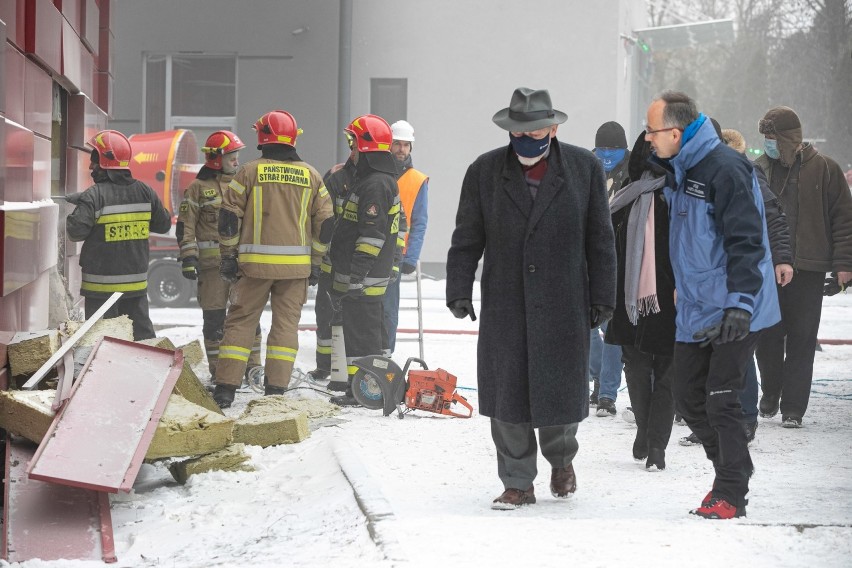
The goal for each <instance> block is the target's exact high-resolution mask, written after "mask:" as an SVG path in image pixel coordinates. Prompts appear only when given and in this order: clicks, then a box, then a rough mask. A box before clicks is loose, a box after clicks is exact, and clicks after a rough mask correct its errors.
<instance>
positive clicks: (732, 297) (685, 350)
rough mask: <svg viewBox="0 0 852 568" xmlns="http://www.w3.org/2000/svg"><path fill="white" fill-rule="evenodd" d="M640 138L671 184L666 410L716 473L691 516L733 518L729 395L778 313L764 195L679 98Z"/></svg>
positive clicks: (741, 461) (742, 459)
mask: <svg viewBox="0 0 852 568" xmlns="http://www.w3.org/2000/svg"><path fill="white" fill-rule="evenodd" d="M645 139H646V140H647V141H648V142H650V143H651V147H652V148H653V151H654V154H655V157H654V158H652V159H653V160H655V161H657V162H658V163H659V164H660V165H662V166H663V167H665V168H666V169H667V170H668V172H669V176H670V178H671V179H670V183H667V184H666V186H667V189H666V199H667V200H668V202H669V217H670V230H669V247H670V253H671V260H672V268H673V269H674V274H675V285H676V289H677V292H676V294H677V320H676V326H677V331H676V335H675V342H676V343H675V350H674V365H675V374H674V376H675V384H674V389H673V390H674V395H675V404H676V405H677V409H678V411H679V412H680V414H681V415H682V416H683V418H684V420H685V421H686V423H687V424H688V425H689V427H690V428H691V429H692V431H693V432H694V433H695V434H696V435H697V436H698V438H699V439H700V440H701V443H702V445H703V446H704V451H705V453H706V454H707V458H708V459H710V460H711V461H712V462H713V467H714V469H715V471H716V478H715V480H714V482H713V489H712V490H711V491H710V493H708V494H707V496H706V497H705V498H704V499H703V500H702V502H701V506H700V507H698V508H696V509H694V510H693V511H691V513H693V514H695V515H698V516H700V517H703V518H706V519H731V518H734V517H742V516H745V514H746V509H745V507H746V504H747V503H748V500H747V499H746V494H747V493H748V481H749V478H750V477H751V474H752V473H753V472H754V466H753V465H752V461H751V456H750V455H749V452H748V444H747V442H746V435H745V432H744V430H743V427H742V424H741V421H742V409H741V407H740V402H739V398H738V394H739V392H740V391H741V390H742V389H743V388H744V386H745V371H746V365H747V364H748V362H749V361H750V360H751V358H752V357H753V355H754V348H755V345H756V343H757V338H758V332H759V331H760V330H762V329H765V328H767V327H770V326H772V325H774V324H776V323H777V322H778V321H779V320H780V317H781V316H780V311H779V309H778V295H777V292H776V289H775V277H774V268H773V265H772V255H771V254H770V250H769V240H768V237H767V233H766V222H765V221H764V211H763V198H762V196H761V193H760V188H759V186H758V184H757V178H756V177H755V176H754V173H753V168H752V166H751V164H750V163H749V161H748V159H747V158H745V156H743V155H741V154H739V153H738V152H737V151H736V150H733V149H732V148H729V147H728V146H726V145H724V144H722V142H721V141H720V140H719V137H718V136H717V135H716V131H715V129H714V128H713V125H712V123H711V122H710V120H709V119H707V117H705V116H704V115H703V114H700V113H699V112H698V109H697V107H696V105H695V101H693V100H692V99H691V98H690V97H689V96H687V95H686V94H684V93H679V92H674V91H665V92H664V93H662V94H661V95H660V96H659V97H657V98H656V99H655V100H654V101H653V102H652V103H651V105H650V106H649V107H648V113H647V129H646V133H645ZM669 188H674V189H669Z"/></svg>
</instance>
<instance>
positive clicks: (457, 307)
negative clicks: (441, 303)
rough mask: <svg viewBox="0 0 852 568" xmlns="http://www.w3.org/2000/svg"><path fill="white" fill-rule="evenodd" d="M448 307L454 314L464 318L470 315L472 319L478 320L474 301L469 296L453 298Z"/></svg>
mask: <svg viewBox="0 0 852 568" xmlns="http://www.w3.org/2000/svg"><path fill="white" fill-rule="evenodd" d="M447 307H448V308H450V311H451V312H453V315H454V316H456V317H457V318H459V319H464V318H466V317H467V316H470V321H476V312H475V311H474V310H473V303H472V302H471V301H470V300H469V299H467V298H461V299H459V300H453V301H452V302H450V303H449V304H447Z"/></svg>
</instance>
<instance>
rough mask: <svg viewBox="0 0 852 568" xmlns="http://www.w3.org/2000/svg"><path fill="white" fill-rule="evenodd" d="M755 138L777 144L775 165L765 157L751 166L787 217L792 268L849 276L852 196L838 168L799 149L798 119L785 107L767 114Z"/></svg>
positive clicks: (810, 149)
mask: <svg viewBox="0 0 852 568" xmlns="http://www.w3.org/2000/svg"><path fill="white" fill-rule="evenodd" d="M760 133H761V134H764V135H766V134H770V135H774V136H775V137H776V140H777V141H778V150H779V152H780V157H779V158H778V159H777V160H776V159H772V158H770V157H768V156H767V155H766V154H764V155H762V156H761V157H760V158H758V159H757V160H756V162H755V163H756V164H757V165H758V166H759V167H760V169H761V170H763V173H765V174H766V178H767V180H768V182H769V188H770V190H771V191H772V193H774V194H775V195H777V196H778V198H779V199H780V201H781V205H782V207H783V208H784V212H785V213H786V215H787V224H788V226H789V229H790V240H791V244H792V250H793V266H794V267H795V268H796V269H798V270H810V271H815V272H831V271H836V272H839V271H845V272H849V271H852V194H850V192H849V186H848V184H847V183H846V178H845V177H844V175H843V171H842V170H841V169H840V166H838V165H837V163H836V162H835V161H834V160H832V159H831V158H828V157H826V156H823V155H822V154H820V153H819V152H817V150H816V149H815V148H814V147H813V146H812V145H811V144H809V143H808V144H803V143H802V127H801V123H800V122H799V117H798V116H797V115H796V113H795V112H794V111H793V110H792V109H790V108H788V107H776V108H773V109H770V110H769V111H768V112H767V113H766V116H764V118H763V120H761V121H760Z"/></svg>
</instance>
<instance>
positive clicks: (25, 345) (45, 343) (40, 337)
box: [8, 329, 62, 377]
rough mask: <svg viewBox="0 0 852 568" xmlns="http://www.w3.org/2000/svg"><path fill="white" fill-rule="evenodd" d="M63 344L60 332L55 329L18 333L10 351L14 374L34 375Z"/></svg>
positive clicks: (9, 355) (10, 363)
mask: <svg viewBox="0 0 852 568" xmlns="http://www.w3.org/2000/svg"><path fill="white" fill-rule="evenodd" d="M61 345H62V343H61V342H60V339H59V332H58V331H56V330H53V329H51V330H46V331H30V332H27V331H24V332H19V333H16V334H15V336H14V337H13V338H12V342H11V343H10V344H9V351H8V357H9V365H10V367H11V371H12V376H13V377H20V376H23V375H27V376H29V375H32V374H33V373H35V372H36V371H38V370H39V369H40V368H41V366H42V365H44V364H45V362H47V360H48V359H50V357H51V356H52V355H53V354H54V353H56V351H57V350H58V349H59V347H60V346H61Z"/></svg>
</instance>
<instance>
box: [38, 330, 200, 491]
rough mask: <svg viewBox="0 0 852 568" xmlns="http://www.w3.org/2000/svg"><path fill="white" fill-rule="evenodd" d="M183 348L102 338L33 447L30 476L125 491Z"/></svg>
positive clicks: (180, 362)
mask: <svg viewBox="0 0 852 568" xmlns="http://www.w3.org/2000/svg"><path fill="white" fill-rule="evenodd" d="M182 367H183V353H182V352H181V351H171V350H167V349H158V348H156V347H150V346H147V345H140V344H137V343H133V342H131V341H123V340H120V339H114V338H111V337H105V338H103V339H102V340H100V342H98V343H97V344H96V345H95V348H94V351H93V354H92V356H91V358H90V359H89V365H88V367H87V368H86V369H84V370H83V371H81V373H80V377H79V378H78V379H77V382H76V383H75V384H74V390H73V391H72V393H71V398H70V399H69V400H68V402H66V404H65V406H64V407H63V408H62V410H61V411H60V412H59V413H58V414H57V415H56V418H54V420H53V424H51V426H50V429H49V430H48V432H47V434H46V435H45V437H44V440H43V441H42V443H41V445H40V446H39V448H38V450H37V451H36V455H35V456H34V458H33V460H32V462H31V464H30V467H29V469H28V473H29V475H30V479H38V480H42V481H52V482H54V483H59V484H62V485H71V486H74V487H84V488H87V489H95V490H99V491H109V492H112V493H115V492H118V491H130V489H132V487H133V482H134V480H135V479H136V475H137V474H138V473H139V468H140V467H141V466H142V461H143V460H144V459H145V453H146V452H147V450H148V446H149V445H150V443H151V438H153V436H154V431H155V430H156V427H157V423H158V422H159V420H160V417H161V416H162V413H163V410H164V409H165V407H166V404H167V403H168V398H169V394H170V393H171V392H172V390H173V389H174V386H175V382H177V378H178V375H180V372H181V369H182Z"/></svg>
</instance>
